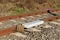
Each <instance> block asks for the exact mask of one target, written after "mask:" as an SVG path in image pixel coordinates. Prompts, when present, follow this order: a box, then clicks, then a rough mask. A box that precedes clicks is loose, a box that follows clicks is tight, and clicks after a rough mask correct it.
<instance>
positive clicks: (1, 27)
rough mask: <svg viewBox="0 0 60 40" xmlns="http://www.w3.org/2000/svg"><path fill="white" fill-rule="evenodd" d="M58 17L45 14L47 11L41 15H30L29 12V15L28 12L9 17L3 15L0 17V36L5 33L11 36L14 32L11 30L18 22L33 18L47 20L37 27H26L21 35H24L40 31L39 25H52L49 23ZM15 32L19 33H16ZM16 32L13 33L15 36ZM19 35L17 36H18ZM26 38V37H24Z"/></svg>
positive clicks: (21, 22) (58, 17)
mask: <svg viewBox="0 0 60 40" xmlns="http://www.w3.org/2000/svg"><path fill="white" fill-rule="evenodd" d="M58 14H59V13H58ZM27 15H28V17H27ZM58 19H60V15H58V16H52V15H50V14H47V13H43V14H41V15H38V14H33V16H32V14H30V15H29V14H24V16H21V15H18V16H11V17H10V16H9V17H3V18H0V36H2V35H5V36H6V35H10V34H11V35H10V36H12V35H13V34H15V33H13V32H15V30H16V26H17V25H18V24H23V23H28V22H33V21H34V20H44V21H47V22H45V23H46V24H45V23H44V24H42V25H38V27H37V26H36V27H34V28H31V30H29V29H26V30H25V32H24V33H23V34H22V35H25V36H30V33H31V32H35V31H36V32H40V31H41V29H42V28H41V27H43V28H50V27H52V26H53V25H51V23H53V22H52V21H54V20H58ZM53 24H54V23H53ZM57 24H58V23H57ZM44 26H45V27H44ZM48 26H49V27H48ZM32 30H33V31H32ZM26 31H27V32H26ZM17 34H19V33H17ZM17 34H15V37H17V36H16V35H17ZM27 34H28V35H27ZM10 36H9V37H10ZM13 36H14V35H13ZM20 36H21V35H20ZM20 36H18V37H20ZM6 37H7V36H6ZM29 38H30V37H29ZM8 39H9V38H8ZM8 39H7V40H8ZM13 39H14V38H12V39H10V40H13ZM15 39H16V38H15ZM26 39H27V40H28V38H26ZM16 40H17V39H16ZM23 40H24V39H23Z"/></svg>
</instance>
